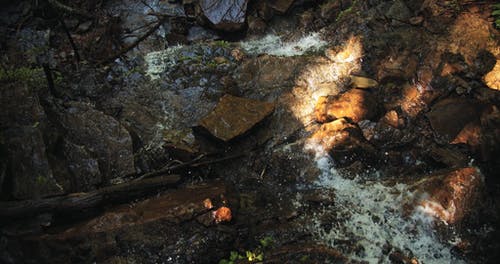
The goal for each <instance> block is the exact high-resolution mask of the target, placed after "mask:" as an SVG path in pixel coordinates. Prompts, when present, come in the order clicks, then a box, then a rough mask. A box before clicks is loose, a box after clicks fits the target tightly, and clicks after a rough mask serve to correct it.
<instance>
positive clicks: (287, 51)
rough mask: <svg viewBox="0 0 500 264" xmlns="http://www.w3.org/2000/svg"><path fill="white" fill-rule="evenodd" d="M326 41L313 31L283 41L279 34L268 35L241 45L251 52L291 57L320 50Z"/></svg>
mask: <svg viewBox="0 0 500 264" xmlns="http://www.w3.org/2000/svg"><path fill="white" fill-rule="evenodd" d="M326 44H327V42H326V41H324V40H323V39H321V36H320V35H319V33H311V34H309V35H307V36H303V37H302V38H300V39H298V40H296V41H283V40H282V39H281V37H279V36H277V35H267V36H265V37H263V38H261V39H257V40H250V41H245V42H241V44H240V45H241V47H242V48H243V49H244V50H245V51H246V52H248V53H250V54H255V55H259V54H269V55H275V56H283V57H291V56H299V55H303V54H304V53H306V52H309V51H318V50H321V49H322V48H323V47H325V46H326Z"/></svg>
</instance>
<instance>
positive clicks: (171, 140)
mask: <svg viewBox="0 0 500 264" xmlns="http://www.w3.org/2000/svg"><path fill="white" fill-rule="evenodd" d="M163 141H164V142H165V145H164V147H165V148H167V151H168V152H169V154H170V155H171V156H172V157H175V158H176V159H180V160H187V159H189V158H190V157H191V156H192V155H194V154H195V153H196V152H198V150H199V145H198V144H196V142H195V137H194V135H193V131H192V130H191V129H184V130H164V131H163Z"/></svg>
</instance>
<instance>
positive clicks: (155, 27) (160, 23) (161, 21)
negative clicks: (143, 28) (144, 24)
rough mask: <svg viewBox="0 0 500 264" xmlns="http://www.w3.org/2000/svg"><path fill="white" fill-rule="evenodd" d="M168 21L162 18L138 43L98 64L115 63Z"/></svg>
mask: <svg viewBox="0 0 500 264" xmlns="http://www.w3.org/2000/svg"><path fill="white" fill-rule="evenodd" d="M166 19H167V16H163V17H161V18H159V19H158V22H157V23H156V25H154V26H153V27H151V28H150V29H149V30H148V31H147V32H146V33H144V35H142V36H141V37H140V38H138V39H137V40H136V41H134V43H132V44H130V45H128V46H126V47H124V48H122V49H121V50H120V51H118V52H117V53H115V54H114V55H112V56H110V57H108V58H106V59H104V60H102V61H100V62H98V63H97V65H98V66H103V65H105V64H107V63H110V62H112V61H114V60H115V59H116V58H118V57H120V56H122V55H123V54H125V53H127V52H128V51H130V50H131V49H133V48H135V47H136V46H137V45H139V43H141V42H142V41H143V40H145V39H146V38H148V37H149V36H150V35H151V34H153V33H154V32H155V31H156V30H158V28H160V26H161V25H162V24H163V22H164V21H165V20H166Z"/></svg>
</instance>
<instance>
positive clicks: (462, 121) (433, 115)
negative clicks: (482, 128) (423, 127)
mask: <svg viewBox="0 0 500 264" xmlns="http://www.w3.org/2000/svg"><path fill="white" fill-rule="evenodd" d="M481 108H482V107H481V106H480V105H478V104H477V103H475V102H473V101H469V100H466V99H462V98H447V99H444V100H441V101H439V102H437V103H436V104H435V105H434V106H433V107H432V110H431V111H430V112H429V113H427V114H426V116H427V118H428V119H429V121H430V123H431V126H432V129H433V130H434V132H435V133H436V135H437V136H438V137H440V138H442V139H443V140H444V141H446V142H451V141H453V139H454V138H455V137H456V136H457V135H458V134H459V133H460V131H461V130H462V129H463V128H464V127H465V126H466V125H467V124H469V123H470V122H473V121H477V120H479V118H480V114H481ZM438 140H439V139H438Z"/></svg>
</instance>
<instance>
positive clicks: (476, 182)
mask: <svg viewBox="0 0 500 264" xmlns="http://www.w3.org/2000/svg"><path fill="white" fill-rule="evenodd" d="M483 187H484V180H483V176H482V175H481V173H480V172H479V170H478V169H476V168H473V167H467V168H461V169H456V170H452V171H445V172H439V173H436V174H434V175H430V176H428V177H427V178H425V179H424V180H422V181H420V182H418V183H417V184H416V185H415V186H414V189H415V190H416V191H417V193H418V194H419V195H418V197H420V200H419V201H418V206H420V208H421V209H422V210H423V211H424V212H425V213H427V214H429V215H431V216H433V217H436V218H438V219H440V220H442V221H444V222H446V223H449V224H454V223H458V222H460V220H462V219H463V218H464V217H466V216H467V215H468V214H469V213H470V212H472V211H474V210H475V207H476V206H478V202H479V199H480V195H481V191H482V189H483Z"/></svg>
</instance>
